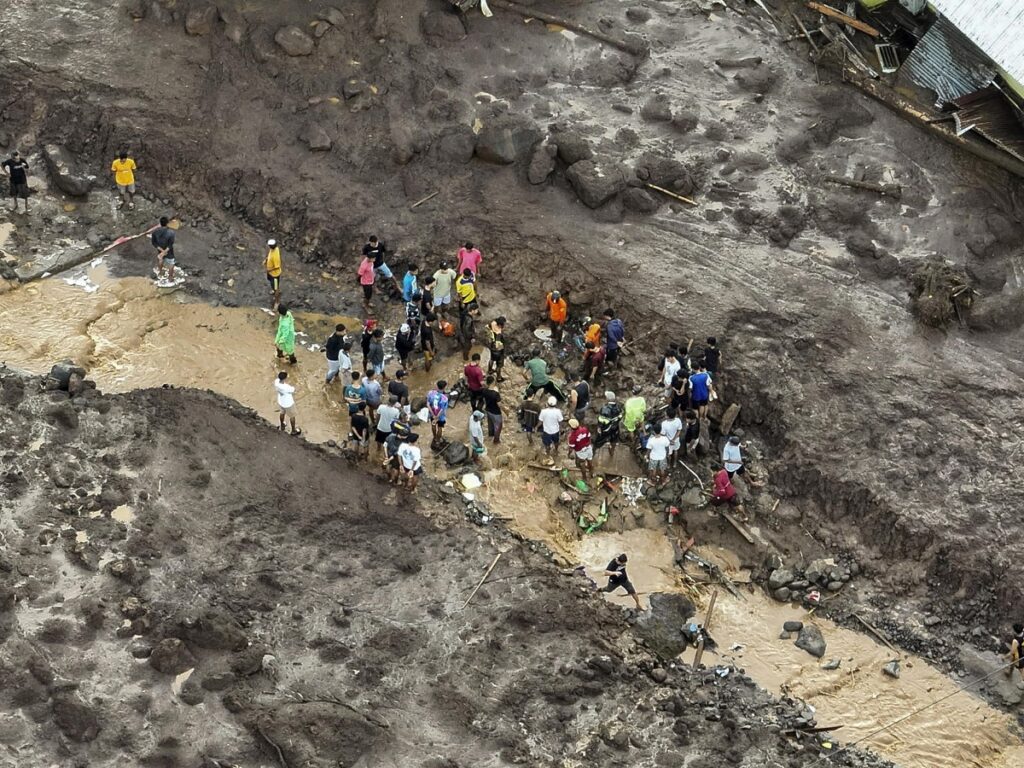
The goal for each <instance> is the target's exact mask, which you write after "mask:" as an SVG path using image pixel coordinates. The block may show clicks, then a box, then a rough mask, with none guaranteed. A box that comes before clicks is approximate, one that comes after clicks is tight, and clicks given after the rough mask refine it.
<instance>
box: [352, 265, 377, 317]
mask: <svg viewBox="0 0 1024 768" xmlns="http://www.w3.org/2000/svg"><path fill="white" fill-rule="evenodd" d="M356 274H358V275H359V284H360V285H361V286H363V310H364V311H365V312H366V314H370V300H371V299H372V298H373V280H374V275H375V271H374V268H373V259H371V258H370V257H369V256H363V260H362V261H361V262H359V269H358V270H356Z"/></svg>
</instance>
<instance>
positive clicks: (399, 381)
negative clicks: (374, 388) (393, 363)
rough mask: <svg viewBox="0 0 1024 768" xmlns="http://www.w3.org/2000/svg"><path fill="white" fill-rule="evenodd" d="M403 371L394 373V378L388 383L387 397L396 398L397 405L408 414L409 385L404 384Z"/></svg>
mask: <svg viewBox="0 0 1024 768" xmlns="http://www.w3.org/2000/svg"><path fill="white" fill-rule="evenodd" d="M405 375H406V374H405V371H403V370H398V371H395V378H393V379H392V380H391V381H389V382H388V395H390V396H392V397H397V398H398V404H399V405H400V406H401V407H402V408H403V410H405V411H406V412H407V413H408V409H409V385H408V384H406V383H405Z"/></svg>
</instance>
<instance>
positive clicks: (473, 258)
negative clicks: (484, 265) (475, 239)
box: [455, 242, 484, 280]
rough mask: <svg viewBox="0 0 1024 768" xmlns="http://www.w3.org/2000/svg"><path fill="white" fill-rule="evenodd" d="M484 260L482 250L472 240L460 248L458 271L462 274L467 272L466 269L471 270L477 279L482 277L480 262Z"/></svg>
mask: <svg viewBox="0 0 1024 768" xmlns="http://www.w3.org/2000/svg"><path fill="white" fill-rule="evenodd" d="M483 260H484V257H483V255H482V254H481V253H480V250H479V249H478V248H476V247H474V245H473V244H472V243H470V242H467V243H466V244H465V245H464V246H462V247H461V248H459V253H458V263H457V264H456V267H455V269H456V271H457V272H458V273H459V274H460V275H462V274H465V272H464V270H467V269H468V270H469V271H470V272H472V273H473V278H474V279H476V280H479V279H480V262H482V261H483Z"/></svg>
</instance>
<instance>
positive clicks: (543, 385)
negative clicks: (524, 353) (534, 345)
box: [523, 349, 565, 402]
mask: <svg viewBox="0 0 1024 768" xmlns="http://www.w3.org/2000/svg"><path fill="white" fill-rule="evenodd" d="M523 379H525V380H526V382H527V384H528V386H527V387H526V398H527V399H529V398H531V397H533V396H534V394H536V393H537V392H538V391H540V390H544V391H545V392H547V393H548V394H549V395H551V396H552V397H554V398H556V399H557V400H558V401H559V402H563V401H564V400H565V395H563V394H562V390H560V389H559V388H558V385H557V384H555V382H553V381H552V380H551V376H550V375H549V374H548V364H547V361H545V360H544V358H543V357H541V356H540V350H539V349H534V350H533V351H532V352H530V359H529V360H527V361H526V365H524V366H523Z"/></svg>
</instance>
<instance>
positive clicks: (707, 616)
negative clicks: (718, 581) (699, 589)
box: [704, 589, 718, 631]
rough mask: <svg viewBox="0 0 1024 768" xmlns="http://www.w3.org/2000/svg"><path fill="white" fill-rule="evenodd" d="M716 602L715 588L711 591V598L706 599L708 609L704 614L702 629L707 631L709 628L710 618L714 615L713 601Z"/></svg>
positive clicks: (716, 593) (716, 591) (716, 592)
mask: <svg viewBox="0 0 1024 768" xmlns="http://www.w3.org/2000/svg"><path fill="white" fill-rule="evenodd" d="M716 602H718V590H717V589H716V590H715V591H714V592H712V593H711V599H710V600H709V601H708V610H707V612H706V613H705V614H704V629H705V631H708V630H710V629H711V619H712V617H713V616H714V615H715V603H716Z"/></svg>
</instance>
